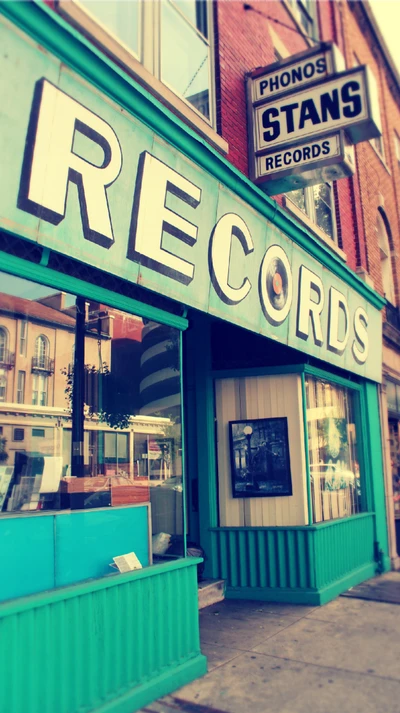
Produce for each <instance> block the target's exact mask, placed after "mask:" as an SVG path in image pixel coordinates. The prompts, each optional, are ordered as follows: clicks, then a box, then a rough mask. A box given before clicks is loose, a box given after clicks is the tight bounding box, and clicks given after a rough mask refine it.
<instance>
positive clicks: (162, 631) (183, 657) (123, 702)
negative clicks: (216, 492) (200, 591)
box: [0, 558, 206, 713]
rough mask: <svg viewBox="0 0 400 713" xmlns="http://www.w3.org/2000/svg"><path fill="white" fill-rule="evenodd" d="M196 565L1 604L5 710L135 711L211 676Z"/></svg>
mask: <svg viewBox="0 0 400 713" xmlns="http://www.w3.org/2000/svg"><path fill="white" fill-rule="evenodd" d="M198 562H199V560H197V559H195V558H192V559H186V560H180V561H178V562H176V563H173V564H167V565H158V566H155V567H149V568H147V569H144V570H141V571H140V572H135V573H132V574H126V575H121V576H118V577H110V578H104V579H103V580H97V581H95V582H90V583H86V584H85V585H76V586H74V587H68V588H63V589H59V590H56V591H54V592H51V593H46V594H41V595H36V596H34V597H29V598H27V599H20V600H17V601H15V602H13V603H12V604H3V605H1V606H0V638H1V642H2V646H1V650H0V687H1V690H2V692H3V696H2V700H3V702H5V701H6V702H7V706H6V709H4V710H7V713H26V711H27V705H28V704H27V701H29V705H28V708H29V713H55V711H57V713H78V711H79V713H82V712H83V711H89V710H94V709H96V708H99V707H101V710H102V711H103V706H104V707H105V708H104V709H107V706H108V705H109V706H110V710H113V711H115V713H117V711H121V713H125V711H126V712H127V713H128V711H133V710H136V708H137V707H140V706H141V705H144V704H145V703H147V702H149V701H150V700H152V699H154V698H155V697H157V696H158V695H162V694H164V693H167V692H170V691H172V690H173V689H174V688H175V687H177V686H179V685H183V684H184V683H187V682H189V681H190V680H193V678H196V677H197V676H199V675H202V674H203V673H205V670H206V661H205V658H204V657H203V656H201V654H200V644H199V627H198V609H197V606H198V604H197V576H196V565H197V563H198ZM4 696H6V697H4ZM111 701H112V703H111ZM2 710H3V709H2Z"/></svg>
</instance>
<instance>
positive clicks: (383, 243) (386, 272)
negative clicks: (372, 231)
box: [376, 209, 396, 304]
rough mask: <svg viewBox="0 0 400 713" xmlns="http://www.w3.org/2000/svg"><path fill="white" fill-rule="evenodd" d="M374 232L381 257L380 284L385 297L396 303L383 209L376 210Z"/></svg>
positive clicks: (387, 224)
mask: <svg viewBox="0 0 400 713" xmlns="http://www.w3.org/2000/svg"><path fill="white" fill-rule="evenodd" d="M376 234H377V237H378V245H379V254H380V258H381V271H382V284H383V289H384V291H385V297H386V299H387V300H389V302H390V303H391V304H396V296H395V289H394V280H393V270H392V256H391V251H390V239H389V238H390V227H389V222H388V220H387V218H386V215H385V213H384V212H383V210H381V209H380V210H378V215H377V219H376Z"/></svg>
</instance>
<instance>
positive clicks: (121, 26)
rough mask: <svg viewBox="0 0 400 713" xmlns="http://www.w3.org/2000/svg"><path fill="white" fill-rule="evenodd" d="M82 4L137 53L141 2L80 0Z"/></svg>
mask: <svg viewBox="0 0 400 713" xmlns="http://www.w3.org/2000/svg"><path fill="white" fill-rule="evenodd" d="M80 2H81V3H82V5H84V6H85V8H86V9H87V10H88V11H89V12H90V14H91V15H93V16H94V17H95V18H96V20H99V21H100V22H101V24H102V25H104V27H106V28H107V30H109V31H110V32H112V33H113V35H115V36H116V37H117V38H118V39H119V40H121V41H122V42H123V43H124V44H125V45H126V46H127V47H129V49H131V50H132V51H133V52H134V53H135V54H138V52H139V2H138V1H137V0H135V1H134V2H132V0H123V1H122V2H121V0H119V2H116V1H115V0H100V1H99V0H80Z"/></svg>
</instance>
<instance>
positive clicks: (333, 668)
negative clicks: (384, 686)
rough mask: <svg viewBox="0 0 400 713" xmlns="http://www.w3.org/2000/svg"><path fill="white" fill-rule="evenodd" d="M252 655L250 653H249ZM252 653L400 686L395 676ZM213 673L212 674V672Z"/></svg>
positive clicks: (256, 652)
mask: <svg viewBox="0 0 400 713" xmlns="http://www.w3.org/2000/svg"><path fill="white" fill-rule="evenodd" d="M249 653H250V652H249ZM251 653H253V654H254V653H255V654H257V656H266V657H267V658H271V659H279V660H280V661H291V662H293V663H300V664H303V665H304V666H317V667H318V668H323V669H328V670H329V671H338V672H340V673H352V674H354V675H355V676H357V675H358V676H368V677H369V678H371V677H373V678H379V679H382V680H383V681H394V682H395V683H398V684H399V685H400V680H399V679H398V678H393V676H382V675H381V674H379V673H371V672H370V671H355V670H354V669H351V668H339V667H338V666H329V665H328V664H323V663H315V662H314V661H304V660H302V659H293V658H290V657H288V656H278V655H277V654H266V653H264V652H263V651H255V650H254V649H253V651H252V652H251ZM211 673H212V672H211Z"/></svg>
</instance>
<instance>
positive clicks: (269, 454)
mask: <svg viewBox="0 0 400 713" xmlns="http://www.w3.org/2000/svg"><path fill="white" fill-rule="evenodd" d="M229 437H230V451H231V474H232V495H233V497H234V498H260V497H264V498H268V497H277V496H283V495H292V475H291V471H290V457H289V439H288V426H287V418H286V417H280V418H257V419H247V420H245V421H230V422H229Z"/></svg>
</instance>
